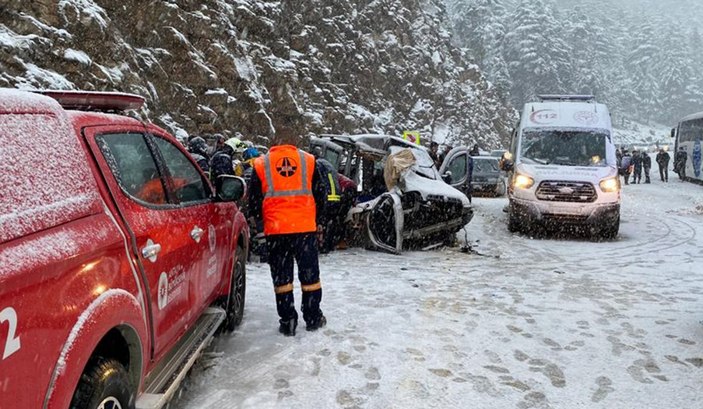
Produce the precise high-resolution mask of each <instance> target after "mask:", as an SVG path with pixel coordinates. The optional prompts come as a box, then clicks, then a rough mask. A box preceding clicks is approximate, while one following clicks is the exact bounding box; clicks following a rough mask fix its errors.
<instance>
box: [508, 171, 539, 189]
mask: <svg viewBox="0 0 703 409" xmlns="http://www.w3.org/2000/svg"><path fill="white" fill-rule="evenodd" d="M534 184H535V180H534V179H532V178H531V177H529V176H526V175H523V174H520V173H518V174H516V175H515V178H513V187H514V188H515V189H529V188H531V187H532V185H534Z"/></svg>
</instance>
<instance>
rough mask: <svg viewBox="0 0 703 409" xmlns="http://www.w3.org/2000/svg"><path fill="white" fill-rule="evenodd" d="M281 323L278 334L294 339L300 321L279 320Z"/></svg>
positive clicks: (293, 319)
mask: <svg viewBox="0 0 703 409" xmlns="http://www.w3.org/2000/svg"><path fill="white" fill-rule="evenodd" d="M279 322H280V323H281V324H280V325H279V327H278V332H280V333H281V334H283V335H285V336H287V337H294V336H295V328H296V327H297V326H298V320H297V319H295V318H292V319H289V320H288V321H284V320H279Z"/></svg>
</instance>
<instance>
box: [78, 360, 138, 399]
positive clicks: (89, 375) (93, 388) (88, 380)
mask: <svg viewBox="0 0 703 409" xmlns="http://www.w3.org/2000/svg"><path fill="white" fill-rule="evenodd" d="M131 389H132V388H131V385H130V382H129V375H128V374H127V370H126V369H125V367H124V366H123V365H122V364H121V363H119V362H118V361H117V360H115V359H105V358H98V359H97V360H96V361H94V362H93V363H92V365H91V366H89V367H88V368H87V369H86V371H85V372H84V373H83V375H81V379H80V381H79V382H78V387H77V388H76V391H75V393H74V394H73V399H72V400H71V406H70V409H133V408H134V399H132V396H133V395H134V394H133V391H132V390H131Z"/></svg>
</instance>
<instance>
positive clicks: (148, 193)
mask: <svg viewBox="0 0 703 409" xmlns="http://www.w3.org/2000/svg"><path fill="white" fill-rule="evenodd" d="M96 141H97V143H98V146H99V147H100V151H101V152H102V153H103V155H104V156H105V160H106V161H107V163H108V164H109V165H110V170H111V171H112V173H113V174H114V175H115V178H116V179H117V181H118V183H119V184H120V187H121V188H122V190H124V192H125V193H127V194H128V195H129V196H130V197H132V198H134V199H137V201H139V202H146V203H149V204H156V205H163V204H166V203H167V200H166V190H165V189H164V185H163V181H162V179H161V174H160V173H159V171H158V169H157V167H156V163H155V162H154V157H153V156H152V154H151V151H150V150H149V147H148V146H147V144H146V141H145V140H144V135H142V134H138V133H121V134H105V135H100V136H98V137H97V138H96Z"/></svg>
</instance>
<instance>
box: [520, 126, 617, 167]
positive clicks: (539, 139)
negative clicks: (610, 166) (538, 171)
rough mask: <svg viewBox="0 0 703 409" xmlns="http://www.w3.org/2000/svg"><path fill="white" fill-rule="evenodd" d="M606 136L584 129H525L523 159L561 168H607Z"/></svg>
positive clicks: (522, 147)
mask: <svg viewBox="0 0 703 409" xmlns="http://www.w3.org/2000/svg"><path fill="white" fill-rule="evenodd" d="M607 137H608V135H607V133H606V132H604V131H602V130H583V129H549V128H540V129H526V130H525V131H524V132H523V134H522V144H521V147H520V157H521V158H522V160H523V161H525V162H526V163H535V164H542V165H561V166H599V167H602V166H607V164H606V158H605V146H606V142H605V141H606V138H607Z"/></svg>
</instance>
